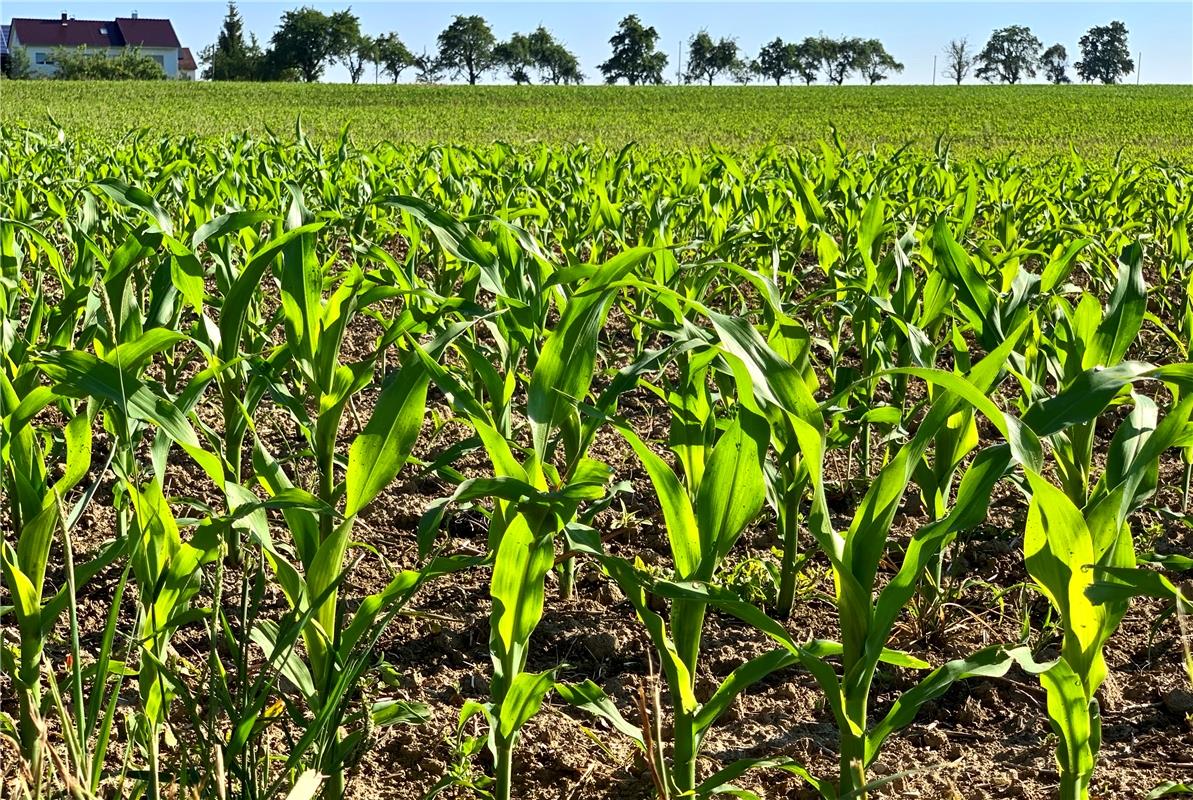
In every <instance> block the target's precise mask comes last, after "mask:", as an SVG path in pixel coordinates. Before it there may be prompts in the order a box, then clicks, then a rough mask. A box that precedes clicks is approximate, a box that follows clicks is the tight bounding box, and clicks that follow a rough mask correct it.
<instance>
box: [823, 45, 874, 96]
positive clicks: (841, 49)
mask: <svg viewBox="0 0 1193 800" xmlns="http://www.w3.org/2000/svg"><path fill="white" fill-rule="evenodd" d="M815 41H816V49H817V51H818V52H819V55H820V63H821V65H822V66H823V67H824V74H825V77H827V78H828V79H829V81H830V82H831V83H835V84H836V85H838V86H840V85H841V84H842V83H844V82H845V79H846V78H848V77H849V76H850V75H851V74H852V73H853V72H855V71H856V70H859V69H861V66H862V57H863V55H864V53H863V51H864V49H865V45H866V43H865V42H864V41H862V40H861V39H858V38H856V37H854V38H848V39H846V38H841V39H829V38H825V37H821V38H819V39H817V40H815Z"/></svg>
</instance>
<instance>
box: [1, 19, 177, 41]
mask: <svg viewBox="0 0 1193 800" xmlns="http://www.w3.org/2000/svg"><path fill="white" fill-rule="evenodd" d="M167 24H168V23H167ZM101 31H102V32H101ZM12 33H13V34H15V35H16V38H17V39H18V40H19V41H20V43H21V44H22V45H24V46H32V47H79V46H82V45H86V46H89V47H120V46H122V45H123V44H124V39H123V38H122V37H121V34H120V28H119V27H117V25H116V23H115V22H112V21H111V20H99V19H67V20H62V19H23V18H17V19H14V20H13V21H12Z"/></svg>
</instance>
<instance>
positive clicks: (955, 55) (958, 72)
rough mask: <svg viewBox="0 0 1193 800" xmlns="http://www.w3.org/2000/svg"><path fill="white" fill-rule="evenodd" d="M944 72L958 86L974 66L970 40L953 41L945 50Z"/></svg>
mask: <svg viewBox="0 0 1193 800" xmlns="http://www.w3.org/2000/svg"><path fill="white" fill-rule="evenodd" d="M944 59H945V60H944V71H943V72H942V73H941V74H942V75H944V76H945V77H946V78H948V79H949V80H951V81H952V82H953V83H955V84H957V85H958V86H960V85H961V81H963V80H965V76H966V75H968V74H969V69H970V67H972V66H973V53H972V52H970V49H969V40H968V39H953V40H952V41H951V42H949V46H948V47H946V48H945V49H944Z"/></svg>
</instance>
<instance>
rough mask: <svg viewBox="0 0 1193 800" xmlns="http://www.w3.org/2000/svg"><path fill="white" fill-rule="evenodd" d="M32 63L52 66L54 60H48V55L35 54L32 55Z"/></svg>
mask: <svg viewBox="0 0 1193 800" xmlns="http://www.w3.org/2000/svg"><path fill="white" fill-rule="evenodd" d="M33 63H34V64H45V65H52V64H53V63H54V59H52V58H50V55H49V53H42V52H37V53H34V54H33Z"/></svg>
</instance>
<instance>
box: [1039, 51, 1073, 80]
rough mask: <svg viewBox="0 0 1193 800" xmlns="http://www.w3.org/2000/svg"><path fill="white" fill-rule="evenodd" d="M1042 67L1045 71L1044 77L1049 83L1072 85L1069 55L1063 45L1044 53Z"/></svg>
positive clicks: (1041, 58)
mask: <svg viewBox="0 0 1193 800" xmlns="http://www.w3.org/2000/svg"><path fill="white" fill-rule="evenodd" d="M1040 66H1041V67H1042V68H1043V70H1044V77H1045V78H1047V79H1048V82H1049V83H1052V84H1062V83H1072V82H1073V81H1071V80H1070V79H1069V75H1068V72H1067V70H1068V68H1069V53H1068V51H1066V50H1065V46H1064V45H1063V44H1059V43H1058V44H1054V45H1052V46H1051V47H1049V48H1048V49H1047V50H1045V51H1044V55H1042V56H1041V57H1040Z"/></svg>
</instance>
